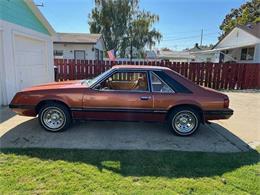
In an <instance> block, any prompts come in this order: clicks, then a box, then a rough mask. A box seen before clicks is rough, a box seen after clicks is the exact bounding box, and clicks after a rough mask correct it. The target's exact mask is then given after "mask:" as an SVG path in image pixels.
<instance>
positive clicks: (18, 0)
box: [0, 0, 55, 105]
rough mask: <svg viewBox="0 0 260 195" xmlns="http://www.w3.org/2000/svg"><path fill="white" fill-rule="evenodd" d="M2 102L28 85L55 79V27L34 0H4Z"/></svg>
mask: <svg viewBox="0 0 260 195" xmlns="http://www.w3.org/2000/svg"><path fill="white" fill-rule="evenodd" d="M0 10H1V14H0V105H7V104H8V103H10V101H11V99H12V98H13V96H14V94H15V93H16V92H17V91H20V90H21V89H23V88H25V87H29V86H32V85H37V84H41V83H45V82H50V81H53V80H54V73H53V71H54V70H53V43H52V35H54V34H55V32H54V30H53V29H52V27H51V26H50V24H49V23H48V22H47V20H46V19H45V18H44V16H43V15H42V14H41V12H40V11H39V9H38V8H37V7H36V6H35V4H34V3H33V1H32V0H1V1H0Z"/></svg>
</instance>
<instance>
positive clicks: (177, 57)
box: [157, 50, 194, 62]
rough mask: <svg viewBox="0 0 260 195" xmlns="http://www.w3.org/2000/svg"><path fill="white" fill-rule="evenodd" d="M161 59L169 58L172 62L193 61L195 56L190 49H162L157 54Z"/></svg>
mask: <svg viewBox="0 0 260 195" xmlns="http://www.w3.org/2000/svg"><path fill="white" fill-rule="evenodd" d="M157 56H158V58H159V59H161V60H167V61H172V62H192V61H194V56H193V55H191V54H190V52H189V51H172V50H160V51H159V52H158V54H157Z"/></svg>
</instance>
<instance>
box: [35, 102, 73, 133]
mask: <svg viewBox="0 0 260 195" xmlns="http://www.w3.org/2000/svg"><path fill="white" fill-rule="evenodd" d="M39 122H40V124H41V126H42V127H43V128H44V129H45V130H47V131H51V132H58V131H63V130H65V129H67V128H68V127H69V125H70V124H71V116H70V113H69V110H68V108H67V107H66V106H64V105H62V104H57V103H49V104H46V105H44V106H43V107H42V108H41V109H40V112H39Z"/></svg>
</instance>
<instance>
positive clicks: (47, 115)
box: [43, 108, 65, 129]
mask: <svg viewBox="0 0 260 195" xmlns="http://www.w3.org/2000/svg"><path fill="white" fill-rule="evenodd" d="M43 122H44V124H45V125H46V126H47V127H48V128H50V129H59V128H60V127H62V126H63V125H64V122H65V116H64V113H63V112H62V111H61V110H60V109H58V108H47V109H46V110H45V111H44V114H43Z"/></svg>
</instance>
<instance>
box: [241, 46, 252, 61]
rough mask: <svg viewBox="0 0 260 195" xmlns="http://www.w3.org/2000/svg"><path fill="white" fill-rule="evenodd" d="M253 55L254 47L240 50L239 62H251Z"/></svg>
mask: <svg viewBox="0 0 260 195" xmlns="http://www.w3.org/2000/svg"><path fill="white" fill-rule="evenodd" d="M254 53H255V48H254V47H247V48H242V49H241V57H240V60H253V59H254Z"/></svg>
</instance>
